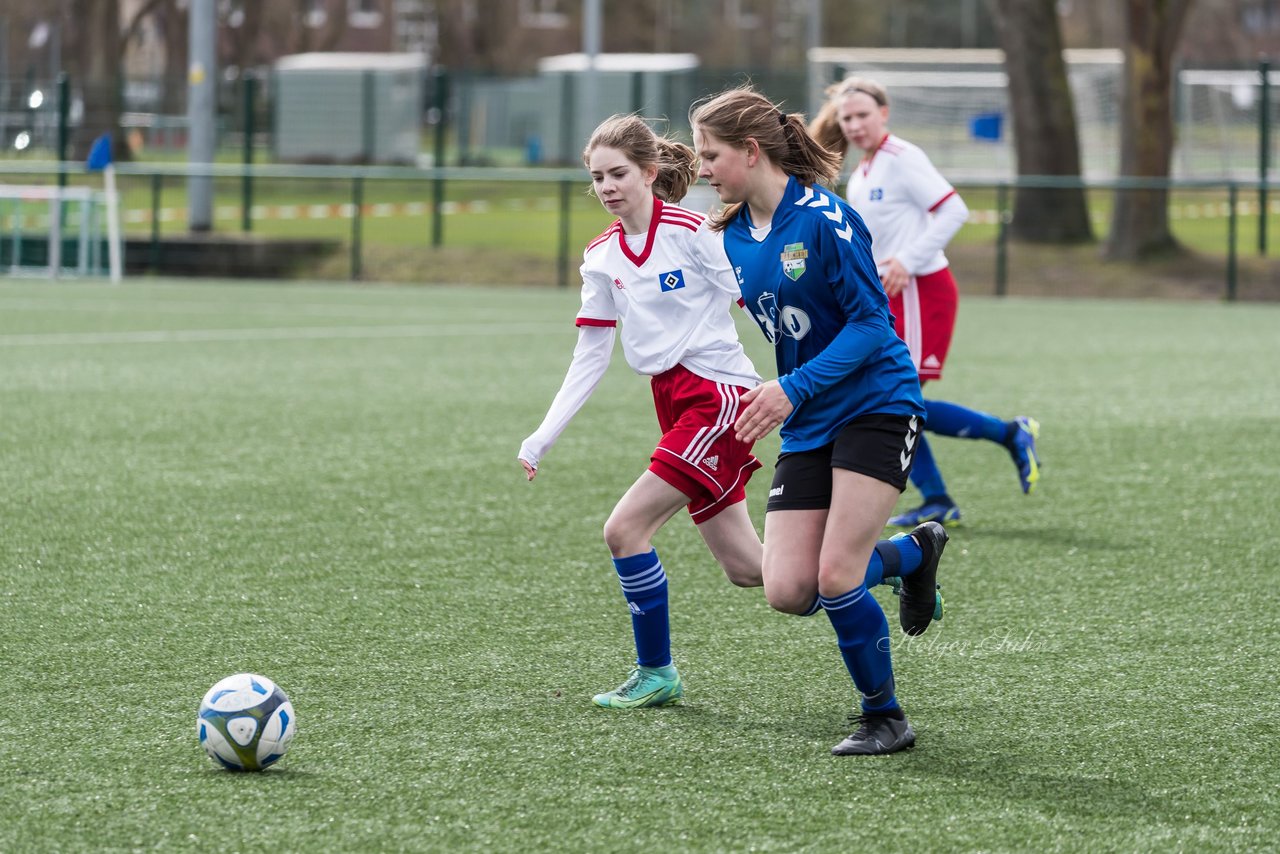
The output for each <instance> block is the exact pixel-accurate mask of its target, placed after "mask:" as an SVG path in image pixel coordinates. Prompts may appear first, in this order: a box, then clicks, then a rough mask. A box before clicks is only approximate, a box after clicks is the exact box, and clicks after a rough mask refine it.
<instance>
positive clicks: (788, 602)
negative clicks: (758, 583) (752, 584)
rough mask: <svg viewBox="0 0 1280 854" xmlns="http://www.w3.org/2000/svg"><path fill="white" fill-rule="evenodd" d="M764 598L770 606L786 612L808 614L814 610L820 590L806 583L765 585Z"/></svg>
mask: <svg viewBox="0 0 1280 854" xmlns="http://www.w3.org/2000/svg"><path fill="white" fill-rule="evenodd" d="M764 598H765V601H767V602H768V603H769V607H770V608H773V610H775V611H781V612H782V613H784V614H807V613H809V612H810V611H811V610H813V603H814V600H816V599H817V598H818V591H817V590H815V589H813V588H812V587H809V586H806V585H795V584H787V585H780V584H775V585H770V584H766V585H765V586H764Z"/></svg>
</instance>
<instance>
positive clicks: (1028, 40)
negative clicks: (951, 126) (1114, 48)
mask: <svg viewBox="0 0 1280 854" xmlns="http://www.w3.org/2000/svg"><path fill="white" fill-rule="evenodd" d="M993 5H994V7H995V8H994V10H993V11H994V13H995V14H994V18H995V21H996V31H997V34H998V36H999V39H1000V44H1001V46H1002V47H1003V48H1004V56H1005V59H1004V65H1005V71H1006V73H1007V74H1008V77H1009V104H1010V111H1011V112H1012V114H1013V139H1014V152H1015V154H1016V157H1017V163H1018V175H1019V176H1020V177H1021V176H1026V175H1046V176H1065V177H1079V175H1080V143H1079V138H1078V135H1077V133H1076V118H1075V111H1074V108H1073V106H1072V99H1071V87H1070V86H1069V85H1068V83H1067V66H1066V62H1065V61H1064V60H1063V58H1062V34H1061V32H1060V30H1059V26H1058V14H1057V10H1056V3H1055V0H994V3H993ZM1010 235H1011V236H1012V237H1014V238H1016V239H1020V240H1028V241H1035V242H1038V243H1086V242H1089V241H1092V240H1093V227H1092V225H1091V223H1090V221H1089V205H1088V201H1087V199H1086V198H1085V192H1084V188H1083V187H1071V188H1063V189H1036V188H1032V187H1019V188H1018V189H1017V191H1016V194H1015V196H1014V213H1013V222H1012V223H1011V224H1010Z"/></svg>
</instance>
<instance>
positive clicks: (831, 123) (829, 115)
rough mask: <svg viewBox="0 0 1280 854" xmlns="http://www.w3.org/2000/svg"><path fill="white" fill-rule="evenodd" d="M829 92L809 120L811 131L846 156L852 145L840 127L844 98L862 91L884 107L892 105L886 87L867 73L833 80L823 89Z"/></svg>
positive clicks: (818, 139) (811, 134)
mask: <svg viewBox="0 0 1280 854" xmlns="http://www.w3.org/2000/svg"><path fill="white" fill-rule="evenodd" d="M822 91H823V93H824V94H825V95H826V96H827V100H826V102H825V103H823V105H822V108H821V109H820V110H818V114H817V115H816V116H814V117H813V121H811V122H809V135H810V136H812V137H813V138H814V139H816V140H817V141H818V144H820V145H821V146H822V147H824V148H827V149H830V150H831V151H835V152H838V153H839V154H840V155H841V156H842V157H843V156H844V154H845V152H846V151H848V149H849V143H848V141H847V140H846V139H845V138H844V131H842V130H840V102H841V101H843V100H844V99H845V98H847V97H849V96H850V95H853V94H855V93H858V92H861V93H862V94H863V95H867V96H869V97H870V98H871V100H873V101H875V102H876V104H877V105H879V106H881V107H887V106H889V95H888V93H887V92H885V90H884V87H883V86H881V85H880V84H879V83H877V82H876V81H874V80H871V79H869V78H866V77H846V78H845V79H843V80H841V81H840V82H839V83H832V84H831V85H830V86H828V87H827V88H826V89H824V90H822Z"/></svg>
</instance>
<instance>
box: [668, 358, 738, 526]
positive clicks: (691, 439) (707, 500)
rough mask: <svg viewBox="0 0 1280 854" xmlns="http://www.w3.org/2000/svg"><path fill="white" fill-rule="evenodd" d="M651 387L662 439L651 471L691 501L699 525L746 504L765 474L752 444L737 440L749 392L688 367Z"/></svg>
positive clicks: (695, 519)
mask: <svg viewBox="0 0 1280 854" xmlns="http://www.w3.org/2000/svg"><path fill="white" fill-rule="evenodd" d="M650 384H651V386H652V388H653V405H654V408H655V409H657V412H658V426H659V427H661V428H662V438H661V439H660V440H659V441H658V447H657V448H656V449H654V452H653V456H652V457H650V458H649V459H650V463H649V471H651V472H653V473H654V474H656V475H657V476H658V477H660V478H662V479H663V480H664V481H666V482H667V483H669V484H671V485H672V486H674V487H675V488H676V489H678V490H680V491H681V492H683V493H684V494H685V495H687V496H689V515H690V516H692V517H693V521H694V522H696V523H702V522H705V521H707V520H708V519H710V518H712V517H714V516H715V515H716V514H717V513H719V512H720V511H721V510H723V509H724V508H726V507H728V506H730V505H731V504H736V503H737V502H739V501H742V500H744V499H745V498H746V497H747V494H746V486H747V481H748V480H750V479H751V474H752V472H754V471H755V470H756V469H758V468H760V461H759V460H757V459H756V458H755V457H753V456H752V455H751V444H752V443H750V442H739V441H738V440H737V439H735V438H734V437H733V422H734V421H736V420H737V419H738V414H739V412H740V411H741V409H742V408H743V407H742V405H741V403H740V401H739V398H741V396H742V393H743V392H745V391H746V389H745V388H743V387H742V386H735V385H728V384H726V383H718V382H715V381H713V380H708V379H704V378H702V377H700V376H698V375H697V374H695V373H693V372H692V371H690V370H688V369H687V368H685V367H683V366H682V365H676V366H675V367H674V368H672V369H671V370H669V371H667V372H665V373H662V374H658V375H657V376H656V377H654V378H653V380H652V381H651V383H650Z"/></svg>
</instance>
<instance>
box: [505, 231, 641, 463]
mask: <svg viewBox="0 0 1280 854" xmlns="http://www.w3.org/2000/svg"><path fill="white" fill-rule="evenodd" d="M588 252H590V249H589V248H588ZM581 272H582V308H581V309H580V310H579V311H578V319H577V324H578V345H577V346H576V347H575V348H574V350H573V361H571V362H570V363H569V370H568V372H566V373H565V377H564V382H562V383H561V384H560V391H558V392H556V396H555V399H554V400H552V401H551V408H550V409H548V410H547V414H546V416H545V417H544V418H543V419H542V423H541V424H540V425H538V429H537V430H535V431H533V433H532V434H531V435H530V436H529V437H528V438H527V439H525V440H524V442H523V443H521V445H520V453H519V454H518V455H517V459H519V460H520V464H521V465H522V466H523V467H524V473H525V477H526V478H528V479H529V480H533V478H534V477H535V476H536V475H537V473H538V463H539V462H540V461H541V460H542V458H543V457H544V456H545V455H546V453H547V452H548V451H550V450H551V446H552V445H554V444H555V443H556V439H558V438H560V434H561V433H563V432H564V428H565V427H568V426H569V422H570V421H572V420H573V416H575V415H577V414H578V410H580V409H582V407H583V406H584V405H586V402H587V400H588V399H589V398H590V397H591V394H592V392H594V391H595V390H596V386H598V385H600V380H602V379H604V374H605V371H607V370H608V369H609V359H610V357H612V355H613V338H614V334H615V330H616V328H617V325H618V319H617V318H618V315H617V308H616V306H615V305H614V302H613V295H612V294H611V293H610V291H611V290H612V288H613V283H612V280H610V279H609V277H608V276H604V275H602V274H601V272H600V271H599V270H595V269H591V268H590V267H589V265H588V264H587V263H585V262H584V263H583V265H582V269H581Z"/></svg>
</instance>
